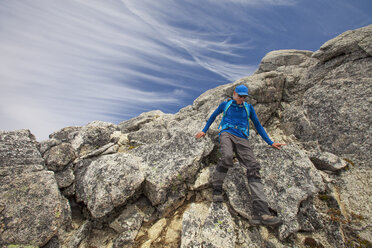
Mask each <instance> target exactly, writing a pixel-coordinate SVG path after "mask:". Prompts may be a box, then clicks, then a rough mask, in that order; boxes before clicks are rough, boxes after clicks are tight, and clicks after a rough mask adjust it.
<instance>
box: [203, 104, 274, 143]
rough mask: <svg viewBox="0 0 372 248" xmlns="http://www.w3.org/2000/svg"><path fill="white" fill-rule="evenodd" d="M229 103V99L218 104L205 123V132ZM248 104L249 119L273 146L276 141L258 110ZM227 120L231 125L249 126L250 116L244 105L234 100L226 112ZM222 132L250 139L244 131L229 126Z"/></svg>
mask: <svg viewBox="0 0 372 248" xmlns="http://www.w3.org/2000/svg"><path fill="white" fill-rule="evenodd" d="M227 103H228V101H224V102H222V103H221V104H220V106H218V108H217V109H216V110H215V111H214V112H213V114H212V115H211V116H210V117H209V119H208V121H207V124H206V125H205V127H204V129H203V132H204V133H207V131H208V129H209V127H210V126H211V125H212V123H213V122H214V120H215V119H216V117H217V116H218V115H219V114H221V113H223V111H224V110H225V107H226V104H227ZM248 106H249V119H251V120H252V122H253V124H254V126H255V128H256V130H257V132H258V134H259V135H260V136H261V137H262V138H263V139H264V140H265V141H266V143H267V144H269V145H270V146H271V145H272V144H273V143H274V142H273V141H272V140H271V139H270V138H269V136H268V135H267V133H266V131H265V129H264V128H263V127H262V125H261V123H260V121H259V120H258V117H257V114H256V111H254V108H253V106H252V105H251V104H249V105H248ZM225 121H226V122H227V123H229V124H231V125H237V126H247V125H248V123H247V122H248V118H247V111H246V110H245V108H244V105H243V104H241V105H238V104H237V103H236V101H235V100H234V101H233V103H232V104H231V106H230V107H229V109H228V110H227V112H226V115H225ZM222 132H228V133H231V134H233V135H235V136H238V137H240V138H243V139H248V137H247V136H246V135H244V133H243V132H242V131H241V130H239V129H233V128H228V129H225V130H222V131H221V133H222Z"/></svg>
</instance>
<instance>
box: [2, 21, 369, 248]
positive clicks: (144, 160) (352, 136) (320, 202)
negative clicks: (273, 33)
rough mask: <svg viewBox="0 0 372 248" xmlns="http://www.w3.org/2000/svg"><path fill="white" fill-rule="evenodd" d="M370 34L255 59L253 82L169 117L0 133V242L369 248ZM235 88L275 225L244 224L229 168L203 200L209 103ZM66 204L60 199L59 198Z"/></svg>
mask: <svg viewBox="0 0 372 248" xmlns="http://www.w3.org/2000/svg"><path fill="white" fill-rule="evenodd" d="M371 44H372V25H371V26H368V27H365V28H361V29H358V30H353V31H348V32H345V33H344V34H342V35H340V36H338V37H336V38H335V39H333V40H331V41H329V42H327V43H325V44H324V45H323V46H322V47H321V48H320V50H319V51H316V52H311V51H295V50H283V51H273V52H270V53H268V54H267V55H266V56H265V57H264V58H263V59H262V62H261V64H260V66H259V68H258V70H257V72H256V73H255V74H254V75H252V76H249V77H245V78H242V79H240V80H238V81H236V82H234V83H231V84H226V85H222V86H219V87H217V88H215V89H211V90H209V91H207V92H205V93H204V94H202V95H201V96H200V97H198V98H197V99H196V100H195V101H194V103H193V104H192V105H190V106H187V107H185V108H183V109H181V110H180V111H179V112H178V113H176V114H174V115H172V114H165V113H163V112H161V111H158V110H157V111H151V112H148V113H143V114H141V115H140V116H138V117H136V118H133V119H131V120H128V121H124V122H122V123H119V124H118V125H115V124H112V123H107V122H100V121H95V122H92V123H89V124H87V125H86V126H82V127H66V128H63V129H61V130H59V131H57V132H54V133H53V134H51V135H50V139H49V140H46V141H43V142H40V143H38V142H36V141H35V138H34V137H33V136H32V134H31V133H30V132H29V131H27V130H19V131H11V132H4V131H1V132H0V177H1V181H0V221H1V222H0V223H1V224H0V245H2V246H6V245H24V246H26V245H32V246H36V247H142V248H145V247H224V248H226V247H304V246H305V245H308V246H311V245H312V246H313V247H358V246H362V245H365V244H367V245H371V242H372V240H371V238H370V237H372V233H371V232H372V230H371V226H370V223H371V221H372V213H371V209H372V208H371V205H370V202H371V197H370V196H371V188H372V187H371V186H372V185H371V180H370V177H371V166H370V161H369V160H370V157H371V151H370V149H369V147H370V146H371V141H370V134H371V128H370V123H371V117H370V116H371V115H370V113H369V109H371V99H370V98H371V97H370V96H371V95H372V94H371V93H372V92H371V87H369V86H370V85H371V83H372V77H371V71H372V56H371V51H372V47H371ZM239 84H245V85H247V86H248V88H249V92H250V95H251V97H250V98H249V101H250V103H251V104H253V105H254V108H255V110H256V112H257V114H258V116H259V119H260V120H261V123H262V124H264V125H265V128H266V129H267V131H268V133H269V134H270V136H271V137H272V138H273V139H274V140H276V141H278V142H285V143H288V145H287V146H285V147H284V148H282V150H275V149H272V148H270V147H268V146H267V144H266V143H264V142H263V141H262V139H261V138H260V137H259V136H258V135H257V134H256V133H255V131H254V130H251V132H250V133H251V136H250V141H251V144H252V148H253V150H254V152H255V154H256V157H257V160H258V161H259V163H260V164H261V166H262V170H261V175H262V179H263V182H264V184H265V188H264V190H265V194H266V196H267V199H268V203H269V207H270V211H272V213H273V214H274V215H277V216H279V217H281V218H282V220H283V224H282V225H280V226H279V227H278V228H265V227H262V226H261V227H257V226H253V225H251V224H250V219H251V216H252V214H253V213H252V209H251V199H250V194H249V188H248V181H247V178H246V176H245V173H246V171H245V170H244V169H243V168H242V167H241V166H240V165H239V164H238V163H237V162H236V163H235V166H234V168H232V169H231V170H229V173H228V175H227V178H226V180H225V183H224V186H223V187H224V190H225V191H226V197H225V202H224V203H212V202H211V183H210V176H211V172H212V171H213V169H214V168H215V166H216V163H217V161H218V159H219V156H220V154H219V149H218V129H217V127H218V123H219V120H220V118H221V116H220V117H219V119H217V120H216V121H215V123H214V124H213V125H212V126H211V128H210V130H209V131H208V135H207V136H206V137H205V139H201V140H196V139H195V138H194V135H195V134H196V133H197V132H198V131H200V130H201V129H202V128H203V126H204V124H205V122H206V120H207V118H208V117H209V116H210V114H211V113H212V112H213V111H214V110H215V108H216V107H217V106H218V104H219V103H220V102H221V101H222V100H224V99H226V98H227V97H229V96H231V95H232V92H233V89H234V88H235V87H236V86H237V85H239ZM65 197H66V198H68V200H67V199H66V198H65Z"/></svg>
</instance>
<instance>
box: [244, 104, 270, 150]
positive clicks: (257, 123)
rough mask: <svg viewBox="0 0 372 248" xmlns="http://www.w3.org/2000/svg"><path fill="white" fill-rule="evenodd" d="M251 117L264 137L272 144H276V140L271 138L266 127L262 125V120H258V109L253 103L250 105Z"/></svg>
mask: <svg viewBox="0 0 372 248" xmlns="http://www.w3.org/2000/svg"><path fill="white" fill-rule="evenodd" d="M249 107H250V108H249V118H250V119H251V120H252V122H253V124H254V126H255V128H256V130H257V132H258V134H259V135H260V136H261V137H262V139H263V140H264V141H265V142H266V143H267V144H269V145H270V146H271V145H272V144H274V142H273V141H272V140H271V139H270V137H269V136H268V135H267V133H266V131H265V129H264V128H263V126H262V125H261V123H260V121H259V120H258V117H257V114H256V111H255V110H254V108H253V106H252V105H249Z"/></svg>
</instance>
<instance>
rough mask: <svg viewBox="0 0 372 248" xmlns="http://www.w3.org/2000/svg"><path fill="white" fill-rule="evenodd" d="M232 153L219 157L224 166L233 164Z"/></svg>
mask: <svg viewBox="0 0 372 248" xmlns="http://www.w3.org/2000/svg"><path fill="white" fill-rule="evenodd" d="M233 159H234V157H233V155H225V156H223V157H222V158H221V161H222V163H223V165H224V166H225V167H232V166H233Z"/></svg>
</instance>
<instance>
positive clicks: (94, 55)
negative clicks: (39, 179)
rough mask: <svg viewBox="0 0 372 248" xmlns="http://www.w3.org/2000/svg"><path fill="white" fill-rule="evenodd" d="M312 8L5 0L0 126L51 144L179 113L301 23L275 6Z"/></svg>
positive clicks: (0, 10) (255, 1)
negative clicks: (66, 133) (76, 129)
mask: <svg viewBox="0 0 372 248" xmlns="http://www.w3.org/2000/svg"><path fill="white" fill-rule="evenodd" d="M340 1H342V0H340ZM304 2H305V1H295V0H198V1H197V0H188V1H175V0H162V1H153V0H136V1H134V0H106V1H101V0H89V1H85V0H64V1H48V0H24V1H13V0H3V1H2V2H1V4H0V54H1V57H0V87H1V90H0V118H1V122H0V129H1V130H4V129H5V130H14V129H19V128H28V129H31V131H32V132H33V133H34V134H36V136H37V138H38V139H45V138H47V135H48V134H49V133H51V132H53V131H56V130H57V129H59V128H62V127H65V126H68V125H84V124H86V123H88V122H90V121H93V120H103V121H111V122H120V121H122V120H125V119H128V118H130V117H134V116H137V115H139V114H140V113H141V112H143V111H148V110H153V109H162V110H163V111H173V112H174V111H177V109H180V108H181V107H183V106H184V105H185V103H186V102H187V103H191V101H192V100H193V99H194V98H196V97H197V96H198V94H200V93H202V90H206V89H208V88H211V87H214V86H217V85H218V84H223V83H227V82H231V81H234V80H236V79H239V78H241V77H243V76H247V75H249V74H251V73H253V72H254V71H255V69H256V67H257V64H258V62H259V60H260V59H261V58H262V56H263V55H264V53H265V52H268V51H266V50H265V49H268V47H269V48H272V47H273V46H267V44H272V43H273V41H270V39H272V37H274V36H277V35H278V34H283V33H286V32H288V30H290V29H292V26H293V23H294V22H293V21H292V20H289V19H288V20H289V21H288V20H287V19H285V18H288V17H291V16H292V15H286V14H283V15H282V14H281V13H276V12H275V11H274V9H273V8H280V9H281V10H283V9H286V10H293V12H291V13H297V12H296V11H300V10H301V9H300V8H296V10H295V9H294V8H295V6H296V5H298V3H302V4H304ZM318 3H319V2H318ZM298 15H300V14H298ZM359 16H362V15H359ZM306 18H308V19H310V18H311V13H309V15H308V16H307V17H306ZM324 18H325V17H324ZM369 18H370V17H369ZM308 19H306V20H308ZM369 20H370V19H369ZM365 21H366V20H365V18H364V19H363V18H362V19H361V20H360V21H358V23H359V22H365ZM322 23H325V22H322ZM317 25H320V24H319V23H318V24H317ZM355 25H357V24H355ZM303 28H304V27H302V26H301V27H298V29H299V30H300V29H301V30H302V29H303ZM265 35H266V36H265ZM267 35H269V36H267ZM268 37H269V38H268ZM287 37H288V36H281V39H282V40H281V41H279V40H278V41H277V42H286V43H285V45H287V41H288V39H287ZM265 44H266V45H265ZM300 44H303V43H300ZM278 47H282V46H281V45H278ZM291 48H296V47H291Z"/></svg>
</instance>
